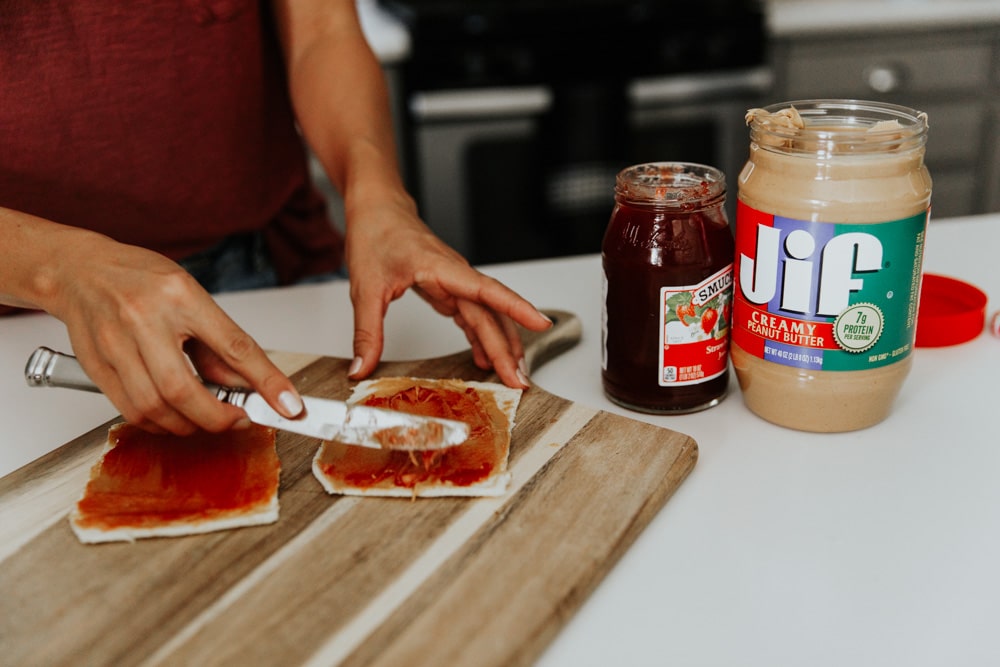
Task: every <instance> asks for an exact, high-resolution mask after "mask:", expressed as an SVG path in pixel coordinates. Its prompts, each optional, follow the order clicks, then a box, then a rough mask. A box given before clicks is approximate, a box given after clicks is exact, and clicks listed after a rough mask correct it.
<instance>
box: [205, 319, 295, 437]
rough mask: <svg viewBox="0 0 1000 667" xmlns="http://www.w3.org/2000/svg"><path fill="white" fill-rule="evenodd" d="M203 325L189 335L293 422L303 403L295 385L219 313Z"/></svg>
mask: <svg viewBox="0 0 1000 667" xmlns="http://www.w3.org/2000/svg"><path fill="white" fill-rule="evenodd" d="M201 322H202V325H201V326H199V327H198V328H197V329H195V330H193V331H192V335H193V336H194V337H195V338H198V339H199V340H200V341H201V342H202V343H203V344H204V345H205V346H206V347H207V348H209V349H210V350H211V351H212V352H213V353H215V355H217V356H218V358H219V360H221V361H222V363H223V364H224V365H226V366H228V367H229V368H231V369H232V370H233V371H235V372H236V373H237V374H238V375H240V376H242V377H243V378H245V379H246V381H247V382H248V383H249V384H250V387H251V388H252V389H254V390H255V391H256V392H257V393H259V394H260V395H261V396H262V397H263V398H264V400H265V401H267V403H268V405H270V406H271V407H272V408H274V409H275V410H277V411H278V413H280V414H281V415H283V416H285V417H288V418H294V417H297V416H298V415H299V414H301V413H302V410H303V407H304V406H303V403H302V398H301V396H299V392H298V391H297V390H296V389H295V385H294V384H292V381H291V380H290V379H288V376H286V375H285V374H284V373H282V372H281V370H280V369H279V368H278V367H277V366H275V365H274V362H272V361H271V360H270V359H269V358H268V356H267V354H265V352H264V350H263V348H261V347H260V345H258V344H257V341H255V340H254V339H253V337H251V336H250V334H248V333H247V332H246V331H244V330H243V329H241V328H240V327H239V325H237V324H236V323H235V322H234V321H233V320H231V319H230V318H229V317H228V316H227V315H226V314H225V313H224V312H222V310H221V309H218V310H215V312H213V313H212V314H203V316H202V319H201Z"/></svg>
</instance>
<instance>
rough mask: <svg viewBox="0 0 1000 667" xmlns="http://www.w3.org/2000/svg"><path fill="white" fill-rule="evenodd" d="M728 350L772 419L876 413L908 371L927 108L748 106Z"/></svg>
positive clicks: (855, 422)
mask: <svg viewBox="0 0 1000 667" xmlns="http://www.w3.org/2000/svg"><path fill="white" fill-rule="evenodd" d="M747 122H748V124H749V126H750V155H749V159H748V161H747V163H746V166H745V167H744V168H743V170H742V172H741V173H740V177H739V193H738V198H737V208H736V262H735V263H736V268H735V277H736V281H735V282H736V288H735V293H734V304H733V308H734V315H733V336H732V361H733V368H734V370H735V372H736V377H737V379H738V380H739V383H740V387H741V388H742V390H743V392H742V393H743V399H744V401H745V403H746V405H747V407H749V408H750V410H752V411H753V412H754V413H756V414H757V415H759V416H760V417H763V418H764V419H767V420H768V421H771V422H774V423H776V424H779V425H781V426H786V427H789V428H795V429H799V430H804V431H816V432H832V431H851V430H855V429H860V428H865V427H867V426H871V425H873V424H876V423H878V422H880V421H882V420H883V419H885V418H886V417H887V416H888V414H889V412H890V410H891V407H892V404H893V402H894V400H895V398H896V395H897V394H898V393H899V391H900V388H901V386H902V384H903V380H904V378H905V377H906V375H907V373H909V370H910V365H911V363H912V355H911V353H912V351H913V344H914V337H915V331H916V324H917V322H916V320H917V307H918V302H919V293H920V280H921V266H922V260H923V249H924V233H925V229H926V226H927V220H928V215H929V211H930V199H931V178H930V175H929V174H928V172H927V167H926V166H925V165H924V150H925V145H926V142H927V118H926V116H925V115H924V114H922V113H920V112H918V111H915V110H913V109H910V108H907V107H901V106H897V105H892V104H886V103H882V102H866V101H863V100H803V101H798V102H785V103H781V104H775V105H772V106H769V107H766V108H763V109H751V110H750V111H749V112H748V113H747Z"/></svg>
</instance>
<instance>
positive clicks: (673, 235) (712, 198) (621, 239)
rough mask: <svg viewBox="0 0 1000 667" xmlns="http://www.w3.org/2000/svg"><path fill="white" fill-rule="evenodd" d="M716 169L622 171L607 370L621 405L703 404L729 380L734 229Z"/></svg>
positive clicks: (608, 260) (606, 309)
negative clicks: (728, 216) (726, 210)
mask: <svg viewBox="0 0 1000 667" xmlns="http://www.w3.org/2000/svg"><path fill="white" fill-rule="evenodd" d="M725 199H726V181H725V177H724V175H723V173H722V172H721V171H719V170H718V169H715V168H714V167H709V166H706V165H700V164H691V163H684V162H659V163H650V164H640V165H635V166H632V167H628V168H626V169H623V170H622V171H621V172H620V173H619V174H618V177H617V180H616V183H615V207H614V210H613V211H612V213H611V221H610V222H609V224H608V228H607V231H606V232H605V235H604V242H603V246H602V260H603V265H604V294H603V297H604V299H603V301H604V303H603V310H602V318H601V319H602V321H601V324H602V343H603V345H602V358H601V371H602V372H601V377H602V382H603V385H604V392H605V394H606V395H607V396H608V398H610V399H611V400H612V401H614V402H615V403H618V404H619V405H622V406H624V407H627V408H630V409H633V410H638V411H641V412H650V413H661V414H666V413H684V412H694V411H697V410H702V409H705V408H708V407H711V406H713V405H716V404H717V403H718V402H719V401H721V400H722V399H723V398H724V397H725V395H726V390H727V388H728V384H729V320H730V314H731V310H732V278H733V274H732V271H733V234H732V230H731V229H730V227H729V222H728V220H727V219H726V213H725V210H724V208H723V204H724V203H725Z"/></svg>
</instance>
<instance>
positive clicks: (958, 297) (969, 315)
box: [916, 273, 986, 347]
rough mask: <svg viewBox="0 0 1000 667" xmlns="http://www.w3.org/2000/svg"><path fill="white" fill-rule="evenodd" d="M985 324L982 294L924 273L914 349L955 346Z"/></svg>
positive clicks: (953, 280) (971, 288)
mask: <svg viewBox="0 0 1000 667" xmlns="http://www.w3.org/2000/svg"><path fill="white" fill-rule="evenodd" d="M985 324H986V294H984V293H983V291H982V290H980V289H979V288H978V287H975V286H973V285H970V284H969V283H966V282H963V281H961V280H956V279H954V278H949V277H947V276H939V275H936V274H933V273H925V274H924V279H923V285H922V287H921V288H920V306H919V308H918V309H917V339H916V345H917V347H942V346H945V345H958V344H959V343H965V342H967V341H970V340H972V339H973V338H975V337H976V336H978V335H979V334H980V333H982V331H983V326H984V325H985Z"/></svg>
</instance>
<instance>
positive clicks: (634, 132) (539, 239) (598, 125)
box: [314, 0, 1000, 264]
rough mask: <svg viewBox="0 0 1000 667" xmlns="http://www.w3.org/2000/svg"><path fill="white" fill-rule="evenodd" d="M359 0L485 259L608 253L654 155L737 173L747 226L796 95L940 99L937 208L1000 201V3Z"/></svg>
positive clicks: (423, 176) (449, 221)
mask: <svg viewBox="0 0 1000 667" xmlns="http://www.w3.org/2000/svg"><path fill="white" fill-rule="evenodd" d="M359 10H360V12H361V17H362V23H363V26H364V28H365V33H366V35H367V37H368V39H369V42H370V43H371V44H372V46H373V48H374V49H375V51H376V54H377V55H378V56H379V58H380V60H381V62H382V65H383V68H384V70H385V73H386V75H387V78H388V80H389V83H390V88H391V94H392V103H393V116H394V122H395V126H396V136H397V143H398V146H399V150H400V154H401V157H402V159H403V164H404V170H405V174H404V175H405V178H406V181H407V184H408V186H409V188H410V191H411V192H412V193H413V195H414V196H415V197H416V199H417V202H418V205H419V207H420V211H421V214H422V215H423V217H424V219H425V220H426V221H427V223H428V224H430V225H431V227H432V228H434V230H435V231H436V232H437V233H438V234H439V235H440V236H441V237H442V238H444V239H445V240H446V241H447V242H448V243H449V244H451V245H452V246H453V247H455V248H456V249H457V250H459V251H460V252H462V254H464V255H465V256H466V257H467V258H468V259H469V260H470V261H472V262H474V263H479V264H485V263H496V262H505V261H514V260H521V259H531V258H536V257H554V256H561V255H574V254H581V253H593V252H598V251H599V250H600V242H601V237H602V235H603V232H604V228H605V226H606V225H607V221H608V218H609V215H610V212H611V207H612V205H613V187H614V177H615V174H616V173H617V172H618V170H619V169H621V168H622V167H624V166H628V165H629V164H635V163H639V162H650V161H667V160H680V161H687V162H701V163H705V164H710V165H713V166H716V167H719V168H720V169H722V170H723V171H724V172H725V173H726V175H727V180H728V186H729V197H728V209H729V213H730V220H732V219H733V211H734V204H735V199H736V177H737V176H738V174H739V171H740V169H741V168H742V165H743V162H744V161H745V159H746V155H747V145H748V134H747V130H746V126H745V124H744V121H743V116H744V113H745V111H746V110H747V109H748V108H751V107H755V106H763V105H767V104H773V103H777V102H783V101H789V100H796V99H808V98H817V97H824V98H857V99H869V100H882V101H887V102H893V103H897V104H903V105H906V106H911V107H914V108H916V109H919V110H922V111H925V112H927V114H928V116H929V119H930V128H931V129H930V140H929V143H928V151H927V163H928V167H929V169H930V171H931V176H932V177H933V179H934V197H933V214H932V215H933V217H934V218H935V219H941V218H946V217H953V216H962V215H969V214H975V213H981V212H987V211H997V210H1000V0H766V1H765V0H687V1H686V2H680V1H676V0H359ZM314 168H315V173H316V177H317V180H318V181H319V182H320V183H321V185H322V186H323V187H324V188H325V189H327V190H328V194H331V195H332V196H333V197H334V201H335V204H334V207H335V209H336V208H337V204H336V195H335V193H332V192H329V184H328V183H325V182H324V179H323V178H322V175H321V171H320V170H319V169H318V167H315V166H314ZM337 215H338V216H339V215H340V214H339V212H338V213H337ZM338 219H339V220H342V217H339V218H338Z"/></svg>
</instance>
